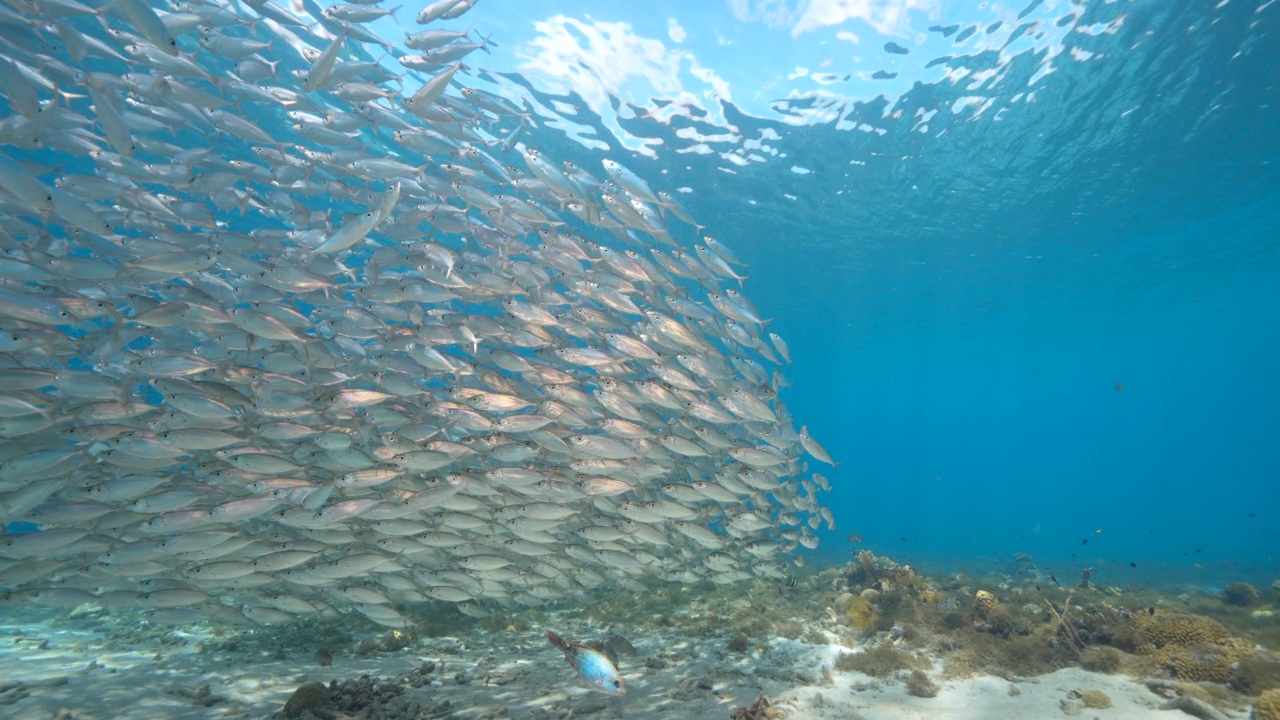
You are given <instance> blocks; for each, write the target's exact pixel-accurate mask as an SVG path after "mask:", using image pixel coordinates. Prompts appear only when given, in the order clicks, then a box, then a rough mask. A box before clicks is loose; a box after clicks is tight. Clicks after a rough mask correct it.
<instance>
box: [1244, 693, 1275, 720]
mask: <svg viewBox="0 0 1280 720" xmlns="http://www.w3.org/2000/svg"><path fill="white" fill-rule="evenodd" d="M1250 717H1251V718H1252V720H1280V689H1276V690H1268V691H1266V692H1264V693H1262V694H1261V695H1259V696H1258V699H1257V701H1255V702H1254V703H1253V714H1252V715H1250Z"/></svg>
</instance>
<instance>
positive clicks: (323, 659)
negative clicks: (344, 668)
mask: <svg viewBox="0 0 1280 720" xmlns="http://www.w3.org/2000/svg"><path fill="white" fill-rule="evenodd" d="M316 663H318V664H319V665H320V667H329V666H330V665H332V664H333V653H331V652H329V648H327V647H321V648H320V649H319V650H317V651H316Z"/></svg>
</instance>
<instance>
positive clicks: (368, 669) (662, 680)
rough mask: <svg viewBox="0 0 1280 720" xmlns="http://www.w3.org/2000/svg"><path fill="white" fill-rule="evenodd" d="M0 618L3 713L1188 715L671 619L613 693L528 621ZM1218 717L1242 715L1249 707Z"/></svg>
mask: <svg viewBox="0 0 1280 720" xmlns="http://www.w3.org/2000/svg"><path fill="white" fill-rule="evenodd" d="M6 620H10V621H11V622H9V623H8V624H3V625H0V668H2V670H0V718H4V719H5V720H10V719H12V720H54V719H59V720H157V719H160V718H173V719H175V720H195V719H196V718H226V719H239V718H269V717H271V716H272V715H277V714H278V715H277V717H281V718H283V717H284V713H283V712H282V708H283V707H284V705H285V702H286V701H287V700H288V699H289V698H290V696H291V695H292V694H293V693H294V691H295V690H296V689H297V688H298V687H299V686H300V685H301V684H303V683H306V682H310V681H320V682H323V683H326V684H327V683H329V682H330V681H333V680H337V681H338V682H339V683H342V682H344V681H350V680H353V679H357V678H360V676H362V675H368V676H370V678H373V679H377V678H385V679H386V680H385V681H383V683H382V684H383V686H384V687H385V686H387V685H392V686H395V688H394V689H395V691H396V693H397V695H396V697H395V698H394V701H393V702H385V703H375V704H373V705H371V706H368V707H365V708H364V709H362V710H358V711H353V712H350V713H342V712H338V713H336V714H331V715H329V717H336V718H346V717H361V718H388V719H391V718H406V719H408V718H458V719H459V720H461V719H464V718H466V719H470V718H531V719H532V718H536V719H555V718H583V717H591V718H600V719H601V720H607V719H613V718H616V719H618V720H632V719H636V720H639V719H641V718H645V719H651V718H673V719H678V720H684V719H690V720H703V719H706V720H712V719H716V718H720V719H727V718H730V717H731V715H732V714H733V712H734V710H736V709H738V708H741V707H744V706H749V705H750V704H751V703H752V701H754V700H755V699H756V698H757V696H758V695H760V694H764V695H766V696H767V697H768V698H769V699H770V700H771V701H772V703H773V706H774V708H775V709H776V710H777V711H779V713H780V715H779V717H780V718H783V719H784V720H818V719H823V720H926V719H927V720H938V719H940V718H946V719H949V720H979V719H981V720H986V719H993V720H994V719H1000V720H1006V719H1007V720H1040V719H1045V720H1048V719H1057V718H1064V717H1071V716H1077V717H1081V718H1099V719H1101V720H1143V719H1148V718H1150V719H1152V720H1155V719H1160V720H1182V719H1184V718H1191V717H1193V716H1192V715H1188V714H1186V713H1185V712H1183V711H1181V710H1174V709H1164V706H1165V705H1166V702H1167V700H1166V699H1165V698H1163V697H1161V696H1159V695H1157V694H1156V693H1154V692H1152V691H1151V690H1150V689H1148V687H1147V686H1146V685H1144V684H1143V683H1141V682H1139V681H1136V680H1133V679H1130V678H1126V677H1122V676H1114V675H1103V674H1098V673H1091V672H1087V671H1084V670H1080V669H1075V668H1070V669H1065V670H1060V671H1058V672H1055V673H1052V674H1049V675H1043V676H1040V677H1029V678H1021V679H1016V680H1013V681H1010V680H1007V679H1002V678H996V677H991V676H979V677H972V678H966V679H962V680H937V679H936V673H935V674H934V677H935V680H936V682H937V684H938V686H939V692H938V694H937V696H936V697H932V698H922V697H914V696H912V695H910V694H908V693H907V691H906V687H905V685H904V684H903V683H902V682H900V681H898V680H894V679H890V680H875V679H873V678H870V677H868V676H865V675H862V674H860V673H848V672H840V671H837V670H835V669H834V667H833V666H834V662H835V658H836V657H837V655H838V654H839V653H840V652H841V651H843V650H844V649H843V648H840V647H839V646H836V645H812V644H806V643H802V642H797V641H791V640H786V639H782V638H773V639H770V640H768V641H766V642H760V643H756V644H755V645H753V646H752V648H751V649H750V650H749V651H748V652H746V653H730V652H728V651H726V649H725V645H726V643H725V640H724V639H723V638H682V637H679V636H678V634H677V633H675V632H672V633H669V634H666V635H650V636H647V637H642V638H631V640H632V642H633V644H634V645H635V647H636V649H637V651H638V652H637V655H635V656H624V657H623V658H622V659H621V662H620V668H621V671H622V675H623V677H624V678H625V680H626V682H627V694H626V695H625V696H623V697H612V696H608V695H605V694H603V693H598V692H593V691H591V690H589V689H587V688H586V687H585V686H583V685H582V684H581V683H580V681H579V680H578V678H577V677H576V675H575V673H574V672H573V670H572V669H571V668H569V667H568V666H567V665H566V664H565V662H564V660H563V656H562V655H561V654H560V653H559V652H557V651H556V650H555V649H554V648H552V647H550V646H549V645H548V644H547V643H546V641H545V640H544V639H543V637H542V635H541V633H540V632H538V631H529V632H527V633H522V634H511V633H469V634H466V635H460V636H456V637H430V638H421V639H417V640H415V641H413V642H412V643H410V644H409V645H408V647H405V648H403V649H400V650H397V651H394V652H389V653H385V654H379V655H377V656H358V655H350V654H344V653H342V652H340V651H335V652H334V658H333V664H332V666H330V667H319V666H318V665H317V662H316V659H315V650H316V647H317V645H310V646H307V647H302V645H305V644H306V643H305V642H298V643H289V642H287V641H286V642H283V643H282V645H283V646H277V647H275V648H274V649H265V648H264V647H261V646H258V647H252V645H251V644H250V646H247V647H244V648H237V647H234V646H233V647H232V648H231V649H217V648H218V643H217V642H216V640H217V639H216V638H214V637H213V635H212V634H211V633H210V632H209V631H208V629H192V630H186V629H173V630H171V631H166V632H171V633H172V636H171V637H170V640H172V641H173V642H171V643H168V644H161V645H160V646H158V647H157V646H154V645H153V646H150V647H134V648H132V649H130V648H126V647H113V645H118V643H113V642H112V641H111V640H110V639H108V637H107V635H106V634H104V633H103V632H101V631H98V630H94V629H88V628H79V629H71V628H68V627H64V626H63V625H62V624H60V623H58V622H56V621H55V620H53V619H43V620H34V619H28V620H24V621H19V622H12V620H13V618H6ZM575 625H576V623H572V622H567V623H566V626H565V627H559V628H555V629H556V630H557V631H559V632H561V633H562V634H564V635H566V637H570V638H572V637H575V632H574V631H580V632H582V633H586V632H589V629H588V628H585V627H575ZM124 644H125V645H128V644H129V643H124ZM291 644H296V645H297V646H296V647H291V646H289V645H291ZM134 645H137V643H135V644H134ZM211 648H212V649H211ZM397 677H398V678H399V681H398V682H395V681H393V679H395V678H397ZM365 684H366V685H369V684H370V683H369V682H368V681H365ZM372 684H374V685H377V684H378V683H377V682H374V683H372ZM415 685H417V687H415ZM1081 690H1100V691H1102V692H1104V693H1106V694H1107V696H1109V698H1110V700H1111V703H1112V706H1111V707H1108V708H1104V709H1092V708H1087V707H1082V706H1081V703H1080V702H1079V700H1078V698H1076V697H1075V695H1074V694H1073V693H1075V692H1077V691H1081ZM306 716H309V715H306ZM319 716H320V717H325V715H324V714H320V715H319ZM1219 717H1221V718H1229V719H1231V720H1243V719H1244V718H1247V717H1248V713H1247V712H1236V713H1231V712H1226V713H1220V715H1219Z"/></svg>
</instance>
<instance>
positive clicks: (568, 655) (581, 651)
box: [547, 630, 627, 695]
mask: <svg viewBox="0 0 1280 720" xmlns="http://www.w3.org/2000/svg"><path fill="white" fill-rule="evenodd" d="M547 640H548V641H549V642H550V643H551V644H552V645H554V646H555V647H556V649H557V650H559V651H560V652H562V653H564V659H565V662H567V663H569V666H570V667H572V668H573V669H574V670H577V671H578V675H579V676H581V677H582V680H583V682H585V683H586V684H587V687H589V688H591V689H592V690H599V691H600V692H602V693H608V694H610V695H626V694H627V686H626V684H625V683H623V682H622V676H621V675H619V674H618V668H616V667H614V665H613V663H612V662H611V661H610V660H609V658H608V657H606V656H605V654H604V653H601V652H597V651H595V650H592V649H591V648H589V647H587V646H586V645H583V644H582V643H576V642H575V643H571V642H568V641H566V640H565V639H564V638H562V637H560V636H559V635H557V634H555V633H553V632H551V631H550V630H548V631H547Z"/></svg>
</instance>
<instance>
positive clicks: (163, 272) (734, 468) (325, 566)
mask: <svg viewBox="0 0 1280 720" xmlns="http://www.w3.org/2000/svg"><path fill="white" fill-rule="evenodd" d="M475 2H476V0H439V1H437V2H433V3H431V4H429V5H427V6H426V7H425V8H424V9H422V11H421V13H420V14H419V15H418V17H417V18H416V19H417V22H418V23H420V24H421V25H422V26H424V27H423V29H421V30H418V31H414V32H410V33H406V34H407V37H406V38H405V40H404V41H403V42H396V43H391V42H387V41H385V40H383V39H382V38H381V37H379V36H378V35H376V34H375V33H373V32H372V31H371V30H370V28H369V27H368V23H370V22H373V21H375V20H377V19H379V18H382V17H384V16H386V15H388V14H389V13H390V12H392V11H389V10H387V9H384V8H382V7H379V6H378V5H377V4H376V2H373V3H370V2H367V1H366V0H357V3H356V4H349V5H334V6H332V7H328V8H324V9H321V8H320V7H319V6H317V5H316V4H315V3H314V2H313V0H301V2H295V3H293V4H292V5H290V6H288V7H285V6H282V5H279V4H277V3H276V2H274V1H273V0H243V2H223V1H221V0H219V1H216V2H201V1H200V0H189V1H185V2H176V1H174V2H170V1H167V0H159V1H157V2H152V1H151V0H114V1H113V2H109V3H104V2H93V1H91V0H6V1H5V3H3V4H0V94H2V95H3V98H4V103H5V105H4V112H3V116H2V117H0V247H2V249H3V253H2V254H0V528H3V527H6V526H7V527H8V533H7V534H5V535H2V536H0V598H3V600H4V601H5V602H9V603H30V604H43V605H55V606H68V607H70V606H74V605H78V604H80V603H85V602H97V603H102V604H105V605H111V606H141V607H145V608H148V609H149V612H150V613H151V616H152V618H153V619H155V620H157V621H164V622H175V623H182V622H190V621H199V620H206V619H207V620H212V621H215V622H228V623H231V622H241V623H243V622H255V623H267V624H270V623H285V622H290V621H292V620H295V619H297V618H299V617H303V616H308V615H315V614H321V613H322V614H332V613H348V612H358V613H360V614H362V615H364V616H366V617H368V618H369V619H371V620H373V621H374V622H377V623H380V624H382V625H385V626H388V627H402V626H404V625H405V624H406V623H407V622H408V621H407V620H406V619H405V617H404V616H403V615H402V614H401V612H400V611H399V610H397V607H402V606H403V604H405V603H413V602H420V601H426V600H441V601H447V602H453V603H458V607H459V608H460V609H461V610H462V611H463V612H466V613H468V614H472V615H477V616H480V615H484V614H485V613H487V612H489V610H486V608H492V607H493V606H494V604H495V603H496V604H499V605H505V606H512V605H539V604H542V603H546V602H549V601H554V600H557V599H560V598H581V597H587V596H589V595H590V593H591V592H592V591H593V589H596V588H604V587H609V586H613V587H617V586H623V587H627V588H632V589H634V590H636V591H642V590H643V589H644V588H645V587H646V586H645V585H644V583H643V581H645V580H646V579H655V580H664V581H673V582H692V581H695V580H700V579H703V578H710V579H711V580H714V581H715V582H718V583H731V582H737V581H740V580H743V579H746V578H750V577H753V576H757V575H759V576H767V577H773V578H778V579H782V578H784V577H785V576H786V574H787V569H786V568H787V563H788V562H792V561H799V559H800V558H799V556H797V555H794V554H793V551H795V550H796V549H797V547H799V546H805V547H815V546H816V545H817V539H816V537H815V535H814V530H816V529H817V528H818V527H819V526H820V525H821V524H822V523H823V522H826V523H828V524H831V523H832V522H833V520H832V517H831V513H830V511H829V510H828V509H826V508H825V507H822V506H821V505H820V504H819V502H818V496H819V494H820V492H822V491H823V490H829V489H830V486H829V484H828V481H827V480H826V478H824V477H823V476H822V475H821V474H819V473H817V472H812V471H811V470H810V468H809V466H808V464H809V462H810V458H812V459H814V460H818V461H822V462H826V463H830V462H831V458H830V457H829V456H828V454H827V453H826V451H825V450H823V449H822V447H821V446H820V445H819V444H818V443H817V442H815V441H814V440H813V439H812V438H811V437H810V436H809V435H808V433H807V431H806V430H805V428H803V427H802V428H801V429H800V430H799V431H797V430H796V429H795V427H794V424H793V421H792V418H791V417H790V416H789V414H788V412H787V410H786V408H785V407H784V406H783V404H782V402H781V401H780V400H779V398H778V397H777V389H778V388H779V387H781V386H783V385H785V380H784V379H783V377H782V374H781V369H782V367H783V366H785V365H786V364H787V363H789V361H790V358H789V351H788V349H787V346H786V344H785V342H784V341H783V340H782V338H780V337H778V336H777V335H774V334H771V333H769V332H767V330H766V328H765V322H764V321H763V320H762V318H761V317H760V314H759V313H758V312H757V310H756V309H755V308H754V307H753V305H752V304H751V302H750V301H749V300H748V299H747V298H746V297H745V296H744V295H743V294H742V293H741V292H740V287H741V282H742V280H743V279H744V277H743V276H742V274H741V273H742V270H743V268H742V265H741V263H739V262H738V261H737V259H736V258H735V257H734V255H733V254H732V252H731V251H730V250H729V249H728V248H727V247H726V246H725V245H724V244H722V243H720V242H717V241H716V240H714V239H713V238H711V237H701V236H700V231H701V229H702V228H701V227H699V226H698V225H696V224H695V223H694V222H693V220H692V219H691V218H690V217H689V215H688V213H687V212H686V211H685V209H684V208H683V207H682V206H681V204H680V203H679V202H678V201H677V200H675V199H674V198H673V197H672V196H671V195H669V194H667V193H664V192H656V191H654V190H653V189H652V188H651V187H650V186H649V184H648V183H647V182H646V181H645V180H644V179H642V178H641V177H639V176H638V175H637V174H636V173H634V172H632V171H630V170H628V169H627V168H626V167H625V166H624V165H623V164H621V163H619V162H616V161H615V160H613V159H608V158H605V159H603V160H602V164H601V166H600V168H599V169H596V170H594V171H593V170H592V169H588V168H584V167H578V166H574V165H572V164H569V163H557V162H555V161H554V160H553V159H552V158H550V157H548V156H546V155H544V154H543V152H542V151H540V150H539V149H537V148H534V147H530V146H528V145H527V144H526V143H525V141H526V140H529V138H531V137H532V135H533V131H534V129H535V128H536V122H537V117H536V116H535V114H534V113H533V112H532V110H530V109H527V108H526V106H525V104H524V103H523V102H521V101H519V100H513V99H510V98H509V97H508V96H507V95H504V94H503V93H501V92H494V91H493V90H486V89H483V88H481V87H480V85H481V83H480V82H478V81H479V80H482V79H484V75H483V74H481V73H477V72H476V71H474V70H472V68H471V67H470V66H468V65H467V64H465V63H464V62H463V60H464V59H469V58H468V56H470V55H471V54H472V53H474V52H476V51H487V44H488V42H489V41H488V39H479V38H473V33H472V32H471V31H470V30H458V29H449V28H446V27H444V24H445V23H447V22H448V21H450V20H454V19H457V18H459V17H461V16H463V15H464V14H465V13H466V12H467V11H468V10H469V9H470V8H471V7H472V6H473V5H474V3H475ZM410 51H413V52H414V53H416V54H410ZM402 76H403V77H402ZM464 81H466V82H468V83H470V84H465V83H464ZM495 88H496V86H495Z"/></svg>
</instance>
